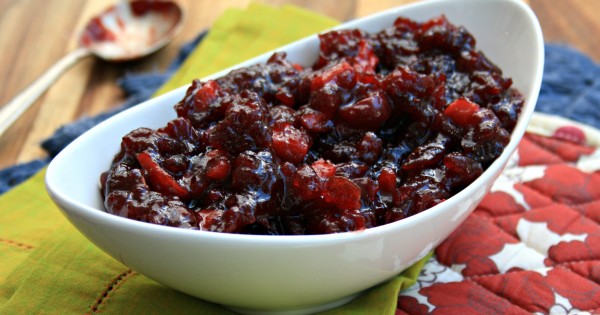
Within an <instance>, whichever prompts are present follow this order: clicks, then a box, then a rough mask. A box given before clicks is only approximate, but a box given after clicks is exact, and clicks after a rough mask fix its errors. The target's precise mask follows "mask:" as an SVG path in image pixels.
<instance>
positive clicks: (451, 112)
mask: <svg viewBox="0 0 600 315" xmlns="http://www.w3.org/2000/svg"><path fill="white" fill-rule="evenodd" d="M479 109H480V107H479V105H477V104H475V103H473V102H471V101H469V100H468V99H466V98H464V97H461V98H458V99H457V100H455V101H454V102H452V103H451V104H450V105H448V107H446V109H445V110H444V115H446V116H448V117H450V119H452V120H453V121H454V122H455V123H456V124H457V125H459V126H461V127H469V126H473V125H476V124H477V123H479V119H477V117H476V114H477V112H478V111H479Z"/></svg>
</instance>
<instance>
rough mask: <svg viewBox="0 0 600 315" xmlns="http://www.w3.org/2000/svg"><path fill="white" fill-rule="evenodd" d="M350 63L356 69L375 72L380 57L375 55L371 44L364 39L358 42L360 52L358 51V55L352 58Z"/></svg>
mask: <svg viewBox="0 0 600 315" xmlns="http://www.w3.org/2000/svg"><path fill="white" fill-rule="evenodd" d="M350 63H351V64H352V66H353V67H354V69H356V71H359V72H364V73H375V68H377V64H378V63H379V58H378V57H377V55H375V52H374V51H373V48H372V47H371V45H369V43H368V42H367V41H366V40H364V39H363V40H361V41H360V42H359V43H358V52H357V53H356V56H354V57H353V58H351V59H350Z"/></svg>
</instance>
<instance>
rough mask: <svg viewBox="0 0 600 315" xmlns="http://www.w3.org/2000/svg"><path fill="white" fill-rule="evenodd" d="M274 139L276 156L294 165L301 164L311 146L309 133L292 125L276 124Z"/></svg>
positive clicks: (273, 146)
mask: <svg viewBox="0 0 600 315" xmlns="http://www.w3.org/2000/svg"><path fill="white" fill-rule="evenodd" d="M272 139H273V144H272V148H273V151H275V154H277V156H279V157H280V158H282V159H283V160H285V161H288V162H292V163H301V162H302V161H303V160H304V157H305V156H306V153H307V152H308V149H310V145H311V138H310V137H309V136H308V133H307V132H306V131H305V130H304V129H303V128H301V127H300V128H296V127H294V126H293V125H292V124H290V123H277V124H275V125H274V126H273V136H272Z"/></svg>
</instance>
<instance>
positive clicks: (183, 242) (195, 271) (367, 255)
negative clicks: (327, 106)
mask: <svg viewBox="0 0 600 315" xmlns="http://www.w3.org/2000/svg"><path fill="white" fill-rule="evenodd" d="M440 14H445V15H446V17H447V18H448V20H449V21H450V22H452V23H453V24H455V25H463V26H465V27H466V28H467V29H468V30H469V31H470V32H471V33H472V34H473V35H474V37H475V38H476V40H477V47H478V49H480V50H482V51H483V52H484V53H485V54H486V56H487V57H488V58H489V59H490V60H492V61H493V62H494V63H495V64H497V65H498V66H499V67H500V68H501V69H502V70H503V72H504V75H505V76H507V77H511V78H512V79H513V81H514V86H515V87H516V88H518V89H519V90H520V91H521V92H522V93H523V95H524V97H525V100H526V103H525V106H524V107H523V109H522V113H521V116H520V118H519V121H518V123H517V125H516V127H515V129H514V131H513V133H512V136H511V140H510V143H509V144H508V145H507V147H506V148H505V150H504V152H503V153H502V155H501V156H500V157H499V158H498V159H497V160H496V161H495V162H494V163H493V164H492V165H491V166H490V167H489V168H488V169H487V170H486V171H485V172H484V173H483V174H482V175H481V176H480V177H479V178H478V179H477V180H476V181H475V182H473V183H472V184H471V185H469V186H468V187H466V188H465V189H464V190H462V191H461V192H460V193H458V194H456V195H455V196H453V197H451V198H449V199H448V200H446V201H444V202H443V203H441V204H439V205H437V206H435V207H433V208H431V209H428V210H427V211H424V212H421V213H419V214H416V215H414V216H412V217H409V218H406V219H404V220H401V221H398V222H394V223H390V224H387V225H384V226H380V227H376V228H371V229H367V230H364V231H360V232H351V233H341V234H328V235H307V236H259V235H237V234H224V233H214V232H205V231H191V230H184V229H177V228H171V227H165V226H158V225H153V224H148V223H143V222H138V221H134V220H130V219H126V218H122V217H118V216H115V215H111V214H108V213H106V212H105V210H104V206H103V203H102V199H101V196H100V193H99V188H98V180H99V176H100V174H101V173H102V172H103V171H105V170H106V169H108V167H109V166H110V162H111V160H112V158H113V156H114V154H115V153H117V151H118V149H119V146H120V141H121V137H122V136H124V135H125V134H127V133H128V132H129V131H131V130H133V129H135V128H137V127H150V128H159V127H162V126H164V125H165V124H166V123H167V122H168V121H169V120H171V119H173V118H175V117H176V114H175V111H174V110H173V105H174V104H175V103H177V102H178V101H179V100H180V99H181V98H182V97H183V95H184V93H185V90H186V89H187V86H184V87H181V88H179V89H176V90H174V91H172V92H170V93H167V94H165V95H163V96H161V97H158V98H155V99H152V100H149V101H147V102H145V103H143V104H141V105H140V106H136V107H134V108H132V109H130V110H127V111H125V112H123V113H121V114H119V115H116V116H115V117H113V118H111V119H109V120H107V121H105V122H103V123H101V124H100V125H98V126H97V127H95V128H93V129H92V130H90V131H89V132H87V133H85V134H84V135H82V136H81V137H79V138H78V139H76V140H75V141H73V143H72V144H71V145H69V146H68V147H67V148H65V149H64V150H63V151H62V152H61V153H60V154H59V155H58V156H57V157H56V158H54V160H53V161H52V163H51V164H50V166H49V167H48V170H47V174H46V187H47V190H48V192H49V194H50V196H51V198H52V199H53V200H54V201H55V202H56V203H57V205H58V206H59V207H60V209H61V211H62V212H63V214H64V215H65V216H66V217H67V218H68V219H69V220H70V221H71V223H72V224H73V225H74V226H75V227H76V228H77V229H78V230H79V231H80V232H81V233H82V234H83V235H85V236H86V237H87V238H88V239H89V240H90V241H92V242H93V243H94V244H95V245H96V246H98V247H99V248H101V249H102V250H104V251H105V252H106V253H108V254H109V255H111V256H112V257H114V258H115V259H117V260H118V261H120V262H122V263H123V264H125V265H127V266H129V267H130V268H132V269H134V270H136V271H137V272H139V273H140V274H143V275H145V276H147V277H149V278H151V279H153V280H155V281H157V282H159V283H162V284H164V285H166V286H169V287H171V288H173V289H176V290H179V291H181V292H184V293H187V294H189V295H192V296H195V297H198V298H201V299H204V300H207V301H211V302H215V303H219V304H222V305H225V306H227V307H230V308H232V309H235V310H237V311H242V312H248V313H265V312H284V313H285V312H287V313H295V314H296V313H307V312H314V311H319V310H325V309H328V308H332V307H335V306H338V305H341V304H343V303H345V302H347V301H349V300H351V299H352V298H353V297H355V296H356V295H357V294H359V293H360V292H362V291H364V290H365V289H368V288H370V287H372V286H374V285H377V284H379V283H382V282H384V281H386V280H388V279H390V278H392V277H394V276H395V275H397V274H398V273H399V272H401V271H402V270H404V269H406V268H407V267H409V266H410V265H411V264H413V263H414V262H416V261H418V260H419V259H421V258H423V257H424V256H425V255H426V254H427V253H428V252H430V251H431V250H432V249H433V248H435V246H437V245H438V244H439V243H440V242H441V241H443V240H444V239H445V238H446V237H447V236H448V235H449V234H450V233H451V232H452V231H453V230H454V229H455V228H456V227H457V226H458V225H459V224H460V223H461V222H463V221H464V219H465V218H466V217H467V216H468V215H469V214H470V213H471V211H472V210H473V209H474V208H475V206H476V205H477V204H478V203H479V202H480V201H481V199H482V198H483V196H484V195H485V194H486V193H487V192H488V191H489V189H490V187H491V185H492V184H493V182H494V180H495V179H496V178H497V177H498V176H499V174H500V173H501V171H502V169H503V168H504V166H505V165H506V163H507V162H508V160H509V157H510V156H511V154H512V153H513V152H514V151H515V149H516V147H517V144H518V142H519V141H520V139H521V137H522V136H523V134H524V132H525V128H526V126H527V124H528V122H529V119H530V118H531V115H532V113H533V109H534V106H535V103H536V100H537V96H538V92H539V89H540V85H541V78H542V70H543V58H544V52H543V49H544V47H543V39H542V34H541V30H540V26H539V24H538V21H537V19H536V18H535V16H534V14H533V13H532V11H531V10H530V9H529V8H528V7H527V6H526V5H525V4H523V3H522V2H521V1H519V0H486V1H480V0H434V1H428V2H419V3H416V4H412V5H408V6H403V7H398V8H395V9H391V10H387V11H384V12H381V13H378V14H375V15H372V16H369V17H365V18H361V19H358V20H354V21H351V22H348V23H345V24H343V25H340V26H339V27H337V28H338V29H340V28H361V29H363V30H366V31H368V32H376V31H379V30H381V29H383V28H386V27H389V26H391V25H392V24H393V21H394V20H395V19H396V18H397V17H398V16H405V17H408V18H411V19H415V20H418V21H424V20H426V19H429V18H432V17H436V16H439V15H440ZM318 47H319V42H318V38H317V37H316V36H312V37H309V38H306V39H303V40H300V41H298V42H295V43H293V44H290V45H287V46H284V47H282V48H280V49H277V50H276V51H286V52H287V54H288V59H290V60H291V61H293V62H296V63H299V64H301V65H303V66H309V65H311V64H312V63H313V62H314V60H316V58H317V55H318V49H319V48H318ZM271 54H272V52H269V53H266V54H264V55H261V56H259V57H257V58H254V59H252V60H249V61H247V62H244V63H242V64H240V65H238V66H236V67H233V68H237V67H242V66H246V65H250V64H255V63H260V62H265V61H266V60H267V59H268V57H269V56H270V55H271ZM231 69H232V68H230V69H227V70H224V71H221V72H219V73H217V74H215V75H213V76H210V77H207V78H204V79H209V78H215V77H219V76H222V75H224V74H226V73H228V72H229V71H230V70H231Z"/></svg>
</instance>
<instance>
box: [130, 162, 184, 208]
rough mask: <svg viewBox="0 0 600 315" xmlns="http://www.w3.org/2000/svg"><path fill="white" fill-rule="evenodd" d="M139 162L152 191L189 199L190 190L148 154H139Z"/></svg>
mask: <svg viewBox="0 0 600 315" xmlns="http://www.w3.org/2000/svg"><path fill="white" fill-rule="evenodd" d="M137 160H138V162H140V165H141V166H142V169H143V171H144V177H145V178H146V182H147V183H148V185H149V186H150V188H152V190H154V191H157V192H159V193H162V194H165V195H171V196H177V197H179V198H181V199H187V197H188V194H189V192H188V190H187V189H186V188H185V187H183V186H182V185H181V184H179V183H178V182H177V181H176V180H175V179H174V178H173V177H172V176H171V175H169V174H168V173H167V172H166V171H165V170H163V169H162V168H161V167H160V165H158V163H157V162H156V161H155V160H154V159H153V158H152V156H151V155H150V154H149V153H148V152H142V153H140V154H138V155H137Z"/></svg>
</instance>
